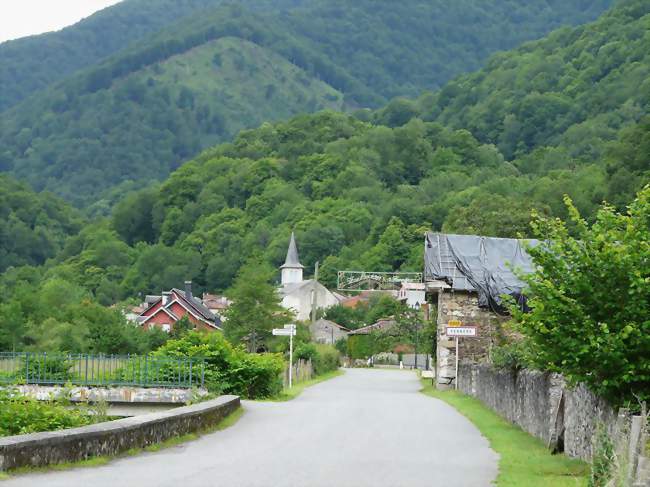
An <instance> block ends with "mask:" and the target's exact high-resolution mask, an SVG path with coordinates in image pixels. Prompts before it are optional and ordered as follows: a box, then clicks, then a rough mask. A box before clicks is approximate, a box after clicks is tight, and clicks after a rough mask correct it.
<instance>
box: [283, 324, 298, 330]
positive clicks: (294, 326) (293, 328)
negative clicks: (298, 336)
mask: <svg viewBox="0 0 650 487" xmlns="http://www.w3.org/2000/svg"><path fill="white" fill-rule="evenodd" d="M284 329H285V330H295V329H296V325H284Z"/></svg>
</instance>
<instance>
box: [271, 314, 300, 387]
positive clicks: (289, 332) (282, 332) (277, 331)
mask: <svg viewBox="0 0 650 487" xmlns="http://www.w3.org/2000/svg"><path fill="white" fill-rule="evenodd" d="M272 333H273V336H283V337H286V336H288V337H289V388H291V387H292V386H293V336H294V335H295V334H296V325H284V328H273V331H272Z"/></svg>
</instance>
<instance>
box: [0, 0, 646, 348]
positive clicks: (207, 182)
mask: <svg viewBox="0 0 650 487" xmlns="http://www.w3.org/2000/svg"><path fill="white" fill-rule="evenodd" d="M643 7H645V0H636V1H634V2H628V3H626V5H624V6H622V7H621V8H619V9H618V10H616V11H614V12H613V13H612V14H608V15H607V16H605V17H603V18H602V19H601V20H599V21H597V22H596V23H594V24H593V25H590V26H587V27H584V28H577V29H574V30H573V31H571V32H568V31H563V32H562V33H561V36H562V37H561V38H563V39H564V38H566V37H565V36H568V37H569V38H573V39H574V41H575V43H576V45H575V46H574V45H573V44H571V43H564V44H563V45H562V47H561V48H558V49H560V51H558V52H566V53H569V52H578V51H580V50H581V48H582V46H583V45H585V43H587V44H589V43H590V42H592V41H594V39H596V38H599V37H600V36H603V37H610V38H615V36H616V35H619V34H620V33H622V35H627V36H629V37H630V38H634V35H635V34H634V33H635V32H638V29H639V26H643V25H645V24H644V22H646V21H647V16H648V15H647V14H643V11H636V13H635V14H634V15H631V14H629V12H634V8H643ZM626 12H627V13H626ZM557 35H558V34H553V35H551V36H550V37H549V40H546V41H543V42H541V43H534V44H530V45H529V46H527V47H526V48H524V49H520V50H518V51H514V52H513V53H510V54H507V55H505V56H504V55H499V56H497V58H496V60H497V61H493V63H494V62H497V64H498V60H499V59H503V58H504V57H509V58H510V61H509V64H508V65H513V66H517V65H518V66H520V67H521V68H522V70H523V71H525V65H526V63H524V61H523V60H524V59H526V58H528V56H530V55H531V53H532V55H533V58H534V57H535V52H536V50H537V49H541V48H540V46H544V45H546V43H547V42H550V40H551V39H554V38H556V36H557ZM594 42H595V41H594ZM233 43H235V44H233ZM234 45H236V46H238V47H239V48H240V49H239V51H242V52H244V51H245V49H244V48H243V47H244V46H247V48H250V51H246V52H248V54H247V56H248V57H252V56H255V54H256V53H257V52H258V49H262V48H261V47H259V44H258V45H257V46H255V47H254V46H253V45H248V44H244V43H241V40H237V38H236V36H235V37H233V36H229V37H227V38H224V39H221V40H219V41H215V42H214V43H213V44H210V46H211V47H210V48H211V49H216V50H219V53H220V54H222V55H221V56H220V57H218V60H219V62H220V63H221V64H222V65H224V66H227V65H228V64H229V63H230V62H231V61H232V59H234V57H233V58H231V57H230V55H226V51H227V50H228V49H229V48H231V47H233V46H234ZM627 45H628V46H629V47H628V48H629V49H630V51H629V52H627V51H619V52H621V53H623V54H624V55H625V60H624V61H623V62H622V63H619V64H618V65H617V68H616V69H617V70H620V71H621V72H625V73H630V72H632V71H634V70H635V69H640V68H641V67H642V66H640V65H643V64H644V63H646V64H647V61H646V60H645V58H644V57H639V56H638V55H636V54H634V53H635V52H637V50H638V48H639V46H638V45H637V44H636V43H635V42H629V43H628V44H627ZM531 49H532V51H531ZM239 51H238V52H239ZM540 53H541V51H540ZM210 54H212V51H210V52H209V53H207V52H203V48H197V49H195V50H194V51H192V52H191V55H195V56H197V57H198V58H200V59H201V60H202V61H201V62H202V63H203V64H205V62H206V60H208V59H210ZM538 55H541V54H538ZM233 56H234V54H233ZM212 58H214V54H212ZM183 59H184V56H180V57H178V58H171V59H169V61H168V62H167V63H166V64H165V63H162V64H161V66H160V70H159V72H157V73H156V72H152V73H151V74H152V76H151V77H152V78H154V75H155V76H156V78H155V79H154V83H160V84H167V85H169V84H170V83H171V81H170V80H173V79H174V78H175V76H176V74H178V73H179V72H181V71H182V70H183V69H185V68H186V67H187V66H185V65H184V64H183ZM562 59H564V58H562ZM605 59H606V58H603V59H600V58H599V59H598V60H597V61H596V60H593V61H589V62H586V63H585V64H584V65H582V66H581V70H589V69H590V65H593V66H595V65H596V63H600V62H603V61H604V60H605ZM566 60H567V63H568V64H570V65H571V66H573V65H574V60H573V58H572V57H571V56H568V57H567V58H566ZM232 62H234V61H232ZM196 64H197V63H196V62H193V63H192V66H193V68H192V69H194V66H195V65H196ZM198 64H201V63H198ZM270 66H275V63H274V62H272V63H270V65H269V69H271V67H270ZM490 66H493V65H492V64H490ZM145 69H148V68H145ZM296 69H297V68H296ZM490 69H491V68H490V67H488V68H486V70H484V71H483V72H481V73H478V74H477V75H476V76H475V78H476V79H480V80H483V81H485V82H486V83H487V82H489V83H490V85H491V86H492V88H493V89H494V90H496V91H500V92H502V95H503V99H501V100H500V102H501V103H503V104H504V105H505V106H516V104H517V103H518V101H519V98H520V97H519V95H518V94H509V92H508V90H507V89H506V87H507V86H509V84H508V83H509V81H508V80H509V77H507V76H506V77H503V79H501V77H498V76H494V75H492V74H489V71H490ZM566 69H568V68H566ZM564 71H565V68H562V67H561V69H559V70H558V71H557V72H556V74H555V75H558V73H563V72H564ZM298 73H300V71H298ZM199 78H200V76H197V79H199ZM529 78H530V77H529ZM534 78H535V77H532V79H534ZM242 79H243V78H242ZM603 79H607V77H604V78H603ZM548 81H549V83H550V84H551V85H555V84H557V83H559V81H557V80H555V79H554V78H550V79H549V80H548ZM242 82H243V81H242ZM522 82H523V81H522ZM530 82H532V81H526V82H525V83H530ZM525 83H524V84H525ZM456 84H457V83H456ZM450 86H453V84H452V85H450ZM640 86H642V85H640ZM170 89H171V88H170ZM521 89H522V90H526V88H525V87H523V88H521ZM599 89H601V87H600V86H599V85H598V84H597V83H595V84H593V86H592V87H591V88H590V86H589V85H588V84H585V85H582V88H581V89H580V90H579V91H576V92H575V98H576V99H580V100H582V101H583V102H584V103H586V105H581V104H579V103H577V102H575V103H574V104H573V105H572V107H573V108H572V109H574V110H580V111H581V113H586V114H587V115H586V116H585V118H584V121H583V122H582V124H583V125H585V126H591V125H593V126H594V127H595V126H598V127H600V129H599V131H598V134H600V135H599V136H598V135H597V134H596V133H595V132H593V133H591V135H590V137H591V139H590V140H591V142H590V144H591V146H592V147H593V148H594V150H593V152H592V154H591V156H588V155H587V152H585V151H584V150H582V149H581V146H579V145H577V144H576V140H570V139H565V138H563V137H559V138H558V139H557V141H555V144H556V145H554V146H547V145H544V144H547V143H548V141H547V139H543V140H541V141H540V145H539V146H534V145H533V146H531V147H529V148H528V149H527V150H522V151H521V152H520V153H517V154H516V155H515V156H512V157H510V156H506V155H505V154H504V153H503V152H502V151H501V150H500V149H499V147H498V146H497V145H495V144H493V143H491V141H490V140H485V141H482V140H480V139H478V138H477V137H475V136H474V135H472V133H470V132H469V131H468V130H466V129H464V128H454V127H451V128H450V127H446V126H444V125H443V124H441V123H440V122H438V121H423V120H421V119H418V118H413V117H412V115H413V113H416V112H418V111H420V114H422V113H423V111H422V110H423V108H424V109H432V107H435V106H437V105H436V104H437V103H440V97H441V96H442V93H445V92H449V89H448V88H443V90H442V91H441V94H439V95H434V96H433V97H432V96H426V97H423V98H422V99H421V100H420V101H419V102H420V104H419V105H418V104H416V103H415V102H410V101H408V100H396V101H393V102H391V103H390V104H388V105H387V106H386V107H385V108H384V109H382V110H379V111H378V112H376V113H375V114H368V113H360V114H358V115H357V116H352V115H349V114H344V113H337V112H333V111H324V112H320V113H317V114H312V115H299V116H296V117H294V118H292V119H290V120H289V121H284V122H277V123H274V124H272V123H265V124H263V125H262V126H261V127H259V128H257V129H252V130H246V131H243V132H241V133H240V134H239V135H238V136H237V137H236V138H235V139H234V140H233V141H232V142H231V143H224V144H221V145H218V146H215V147H213V148H211V149H209V150H207V151H205V152H204V153H202V154H201V155H200V156H199V157H197V158H195V159H194V160H192V161H190V162H188V163H186V164H184V165H183V166H182V167H180V168H179V169H177V170H176V171H174V172H173V173H172V174H171V175H170V176H169V177H168V178H167V179H166V180H165V181H164V182H162V183H161V184H158V185H153V186H149V187H145V188H142V189H140V190H139V191H135V192H131V193H129V194H128V195H127V196H126V197H125V198H124V199H123V200H122V201H120V202H119V203H118V204H117V205H116V206H115V207H114V208H113V210H112V214H111V216H110V218H107V219H98V220H96V221H95V222H93V223H91V224H89V225H86V226H84V227H83V228H82V230H81V231H80V232H79V233H78V234H76V235H73V236H71V237H70V238H68V239H67V240H66V241H65V244H64V246H63V249H62V250H61V251H60V252H58V253H57V255H56V257H55V258H53V259H50V260H48V261H47V262H46V264H45V265H42V266H39V267H23V268H17V269H9V270H7V271H5V272H4V273H3V274H2V275H1V276H0V295H2V296H3V298H4V299H5V301H6V303H4V304H3V306H5V308H4V309H6V310H9V311H7V312H5V316H8V320H9V321H7V320H5V321H4V322H0V331H2V330H3V327H5V328H7V327H10V326H13V325H12V323H13V324H14V325H15V324H17V323H18V324H19V323H22V322H30V323H36V324H38V325H39V326H38V327H35V330H37V333H36V334H35V335H34V336H35V337H38V336H41V335H42V336H47V333H45V332H46V331H47V330H49V329H52V330H59V329H61V330H63V331H61V332H58V331H57V332H56V334H58V335H62V336H65V337H68V336H70V337H73V338H74V333H72V332H73V331H74V330H78V329H81V330H83V329H84V328H83V326H82V327H81V328H79V326H78V325H77V323H86V325H85V326H86V327H88V323H93V322H94V321H93V320H95V318H94V317H96V316H97V315H98V313H99V311H100V310H105V311H107V312H108V310H106V308H103V307H101V306H98V305H97V303H99V304H102V305H110V304H113V303H116V302H119V301H121V300H124V299H135V298H136V296H141V295H144V294H145V293H150V292H159V291H160V289H167V288H170V287H173V286H178V283H180V282H182V281H184V280H186V279H192V280H193V282H194V285H195V287H196V291H197V292H201V291H202V290H210V291H216V290H224V289H227V288H229V287H230V286H231V285H232V283H233V279H234V276H235V275H236V274H237V272H238V271H239V269H240V268H241V266H242V265H243V264H244V263H245V262H247V261H248V260H249V259H250V258H251V257H253V256H255V257H261V258H262V259H263V260H264V261H266V262H268V263H269V264H271V265H273V266H278V265H279V264H280V263H281V262H282V259H283V257H284V253H285V251H286V245H287V241H288V238H289V235H290V232H291V231H295V232H296V235H297V239H298V244H299V247H300V255H301V261H302V263H303V264H305V265H306V266H307V270H306V271H307V273H310V272H311V271H312V269H313V266H314V264H315V262H316V261H320V262H321V274H320V276H321V278H322V280H323V282H324V283H325V284H327V285H329V286H334V285H335V282H336V271H338V270H340V269H367V270H376V271H382V270H386V271H388V270H397V269H401V270H420V269H421V268H422V261H421V259H422V235H423V232H424V231H425V230H430V229H434V230H443V231H449V232H459V233H475V234H484V235H493V236H504V237H512V236H517V235H520V234H523V235H527V234H529V220H530V215H531V211H532V210H535V211H537V212H538V213H541V214H545V215H551V216H558V217H562V218H565V217H566V216H567V215H566V208H565V206H564V205H563V203H562V197H563V195H564V194H568V195H569V196H570V197H571V198H572V199H573V200H574V202H575V204H576V206H577V207H578V209H579V210H580V212H581V213H582V214H583V215H584V216H585V217H586V218H587V219H592V218H593V215H594V212H595V210H596V208H597V207H598V205H599V204H600V203H601V201H602V199H603V198H604V197H609V196H613V198H612V199H611V201H612V202H614V203H615V204H616V205H618V206H623V205H625V204H626V203H628V202H629V201H631V200H632V198H633V197H634V192H635V191H636V190H637V189H639V188H640V187H641V186H642V185H644V184H648V183H650V160H649V155H650V116H649V115H648V113H647V109H646V108H643V107H644V106H643V105H640V104H638V105H635V104H634V103H627V105H628V108H629V111H630V112H631V113H639V112H645V113H644V115H643V116H639V117H637V116H634V117H632V116H630V117H628V118H623V117H622V116H620V115H619V116H615V115H616V114H620V113H625V112H623V111H619V109H618V108H617V105H616V104H612V105H611V109H609V110H608V109H606V108H605V107H604V106H601V107H598V108H597V107H595V106H590V105H589V103H592V104H593V103H595V102H594V101H593V100H599V98H598V95H597V94H598V90H599ZM610 89H611V90H612V92H611V93H610V95H611V96H610V97H608V98H607V100H609V99H612V100H615V99H618V98H617V96H616V94H617V93H618V91H616V90H617V89H616V88H615V85H613V84H610ZM621 93H626V90H624V89H623V90H622V91H621ZM461 95H462V94H461V93H456V95H455V98H456V99H460V97H461ZM471 95H472V92H471V91H470V92H469V95H468V98H467V102H468V105H467V106H468V107H471V106H472V105H471V104H470V101H472V100H473V101H474V102H476V100H477V99H474V98H473V97H472V96H471ZM93 96H97V95H93ZM631 99H632V100H634V99H635V98H631ZM589 100H592V101H589ZM600 101H601V102H602V99H601V100H600ZM624 103H625V102H624ZM639 103H640V102H639ZM421 107H423V108H421ZM458 107H459V110H461V111H462V110H464V105H460V104H459V105H458ZM469 111H470V109H469V108H468V113H469ZM429 113H433V112H429ZM441 113H442V112H439V114H438V115H440V116H442V115H441ZM370 115H373V116H374V117H375V119H376V120H378V121H380V120H383V121H384V122H385V123H387V124H388V123H390V124H391V125H395V126H393V127H391V126H388V125H382V124H379V123H374V124H373V123H369V122H367V121H363V120H360V118H364V117H368V116H370ZM409 117H411V120H407V119H408V118H409ZM404 120H407V121H406V123H398V122H403V121H404ZM565 131H566V130H564V129H559V130H558V134H560V135H562V134H564V132H565ZM513 138H514V141H513V143H514V144H515V145H514V146H515V147H518V146H519V144H526V143H527V141H526V132H525V131H520V132H517V133H514V134H513ZM548 140H549V141H550V140H551V139H548ZM535 143H536V142H535V141H533V144H535ZM34 297H37V298H38V303H37V304H36V305H34V304H33V300H34ZM89 297H90V298H91V299H90V300H89V299H88V298H89ZM63 298H65V300H66V302H67V303H68V306H67V307H63V308H59V307H53V306H52V305H51V303H53V302H56V303H59V301H60V300H61V299H63ZM89 316H92V317H93V320H89V319H88V317H89ZM117 316H118V314H117V313H114V316H113V318H110V317H108V316H106V317H103V318H102V319H101V323H102V324H103V326H104V327H105V328H107V329H112V327H113V323H114V320H115V319H116V317H117ZM48 318H52V319H51V320H48ZM118 321H119V320H118ZM6 323H9V324H8V325H7V324H6ZM14 328H15V327H14ZM14 328H12V329H14ZM19 328H20V327H18V332H20V329H19ZM18 332H16V333H18ZM53 333H54V332H53ZM104 333H105V331H104V330H101V333H99V334H98V336H103V334H104ZM58 335H57V336H58ZM27 336H29V335H27ZM1 339H2V338H1V337H0V343H1ZM6 342H7V343H9V342H8V341H6ZM36 343H39V342H38V341H36ZM60 349H64V348H63V345H61V346H60Z"/></svg>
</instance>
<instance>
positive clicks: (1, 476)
mask: <svg viewBox="0 0 650 487" xmlns="http://www.w3.org/2000/svg"><path fill="white" fill-rule="evenodd" d="M243 414H244V409H243V408H241V407H239V408H237V410H235V411H233V412H232V413H230V414H229V415H228V416H226V417H225V418H224V419H223V420H221V421H220V422H219V423H218V424H216V425H215V426H213V427H211V428H206V429H204V430H201V431H197V432H196V433H188V434H186V435H183V436H176V437H174V438H169V439H167V440H165V441H162V442H160V443H155V444H153V445H148V446H145V447H144V448H131V449H130V450H127V451H125V452H123V453H120V454H118V455H115V456H100V457H92V458H89V459H87V460H80V461H78V462H65V463H56V464H53V465H48V466H46V467H21V468H17V469H15V470H11V471H10V472H0V481H2V480H8V479H10V478H11V477H14V476H17V475H26V474H30V473H42V472H51V471H56V470H70V469H73V468H90V467H100V466H102V465H106V464H107V463H109V462H111V461H112V460H116V459H118V458H126V457H131V456H135V455H139V454H140V453H143V452H157V451H160V450H164V449H165V448H172V447H174V446H178V445H180V444H182V443H187V442H188V441H193V440H197V439H199V438H200V437H201V436H204V435H207V434H210V433H214V432H215V431H221V430H224V429H226V428H229V427H230V426H233V425H234V424H235V423H236V422H237V421H239V419H240V418H241V417H242V415H243Z"/></svg>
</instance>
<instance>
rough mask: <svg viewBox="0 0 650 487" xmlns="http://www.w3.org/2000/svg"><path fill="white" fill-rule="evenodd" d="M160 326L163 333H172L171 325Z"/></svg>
mask: <svg viewBox="0 0 650 487" xmlns="http://www.w3.org/2000/svg"><path fill="white" fill-rule="evenodd" d="M160 326H161V328H162V330H163V331H164V332H165V333H169V332H170V331H172V325H170V324H169V323H163V324H162V325H160Z"/></svg>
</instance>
